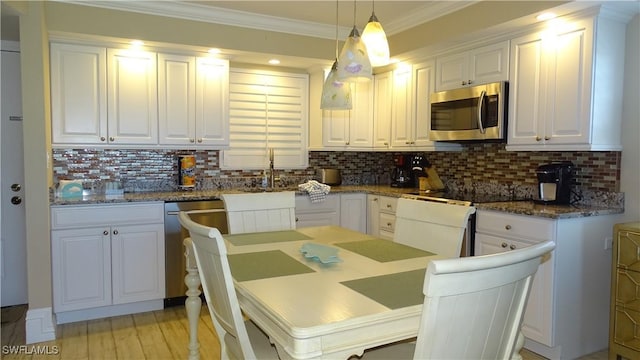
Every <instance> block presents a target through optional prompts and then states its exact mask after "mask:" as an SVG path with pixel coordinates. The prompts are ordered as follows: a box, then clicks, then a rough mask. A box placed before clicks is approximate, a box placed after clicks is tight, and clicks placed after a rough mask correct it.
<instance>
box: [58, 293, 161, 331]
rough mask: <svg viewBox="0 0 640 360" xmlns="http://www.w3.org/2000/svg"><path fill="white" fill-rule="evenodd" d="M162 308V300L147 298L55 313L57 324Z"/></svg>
mask: <svg viewBox="0 0 640 360" xmlns="http://www.w3.org/2000/svg"><path fill="white" fill-rule="evenodd" d="M162 309H164V300H163V299H158V300H148V301H140V302H135V303H127V304H118V305H111V306H103V307H98V308H90V309H82V310H73V311H65V312H59V313H57V314H56V321H57V324H58V325H59V324H66V323H70V322H76V321H86V320H93V319H101V318H106V317H112V316H120V315H127V314H136V313H141V312H147V311H155V310H162Z"/></svg>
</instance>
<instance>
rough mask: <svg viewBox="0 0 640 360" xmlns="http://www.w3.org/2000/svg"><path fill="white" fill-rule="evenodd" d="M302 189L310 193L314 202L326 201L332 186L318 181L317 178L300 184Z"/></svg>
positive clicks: (310, 197)
mask: <svg viewBox="0 0 640 360" xmlns="http://www.w3.org/2000/svg"><path fill="white" fill-rule="evenodd" d="M298 189H299V190H300V191H305V192H307V194H309V199H311V202H312V203H317V202H321V201H324V200H325V199H326V197H327V194H329V191H331V186H329V185H326V184H322V183H319V182H317V181H316V180H308V181H307V182H306V183H304V184H300V185H298Z"/></svg>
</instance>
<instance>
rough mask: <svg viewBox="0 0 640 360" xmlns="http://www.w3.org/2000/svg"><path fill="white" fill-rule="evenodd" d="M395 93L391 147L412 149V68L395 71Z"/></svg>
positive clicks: (393, 96)
mask: <svg viewBox="0 0 640 360" xmlns="http://www.w3.org/2000/svg"><path fill="white" fill-rule="evenodd" d="M392 81H393V93H392V105H391V110H392V114H391V146H392V147H412V146H413V145H414V143H415V142H414V135H413V117H412V111H411V106H412V104H413V101H412V100H411V95H413V92H412V91H411V84H412V83H411V68H400V69H396V70H394V71H393V78H392Z"/></svg>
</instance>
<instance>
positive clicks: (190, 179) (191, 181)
mask: <svg viewBox="0 0 640 360" xmlns="http://www.w3.org/2000/svg"><path fill="white" fill-rule="evenodd" d="M178 186H179V187H181V188H183V189H187V188H193V187H195V186H196V157H195V155H178Z"/></svg>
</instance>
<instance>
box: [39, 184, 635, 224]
mask: <svg viewBox="0 0 640 360" xmlns="http://www.w3.org/2000/svg"><path fill="white" fill-rule="evenodd" d="M261 191H262V190H261V189H259V188H258V189H244V188H236V189H218V190H183V191H163V192H133V193H124V194H123V195H118V196H106V195H104V194H86V195H83V196H82V197H76V198H59V197H55V196H52V198H51V205H91V204H94V205H95V204H118V203H128V202H143V201H166V202H173V201H195V200H218V199H221V195H222V194H223V193H234V194H240V193H250V192H261ZM276 191H295V192H296V193H297V194H299V195H304V194H306V193H305V192H302V191H299V190H298V188H297V187H291V188H278V189H276ZM415 191H416V189H413V188H395V187H391V186H388V185H341V186H332V187H331V193H353V192H357V193H365V194H374V195H380V196H391V197H401V196H402V195H403V194H408V193H412V192H415ZM481 198H482V202H479V203H475V205H474V206H475V207H476V208H477V209H483V210H494V211H501V212H505V213H512V214H519V215H529V216H538V217H546V218H553V219H561V218H578V217H587V216H598V215H610V214H621V213H623V212H624V209H623V208H617V207H595V206H580V205H564V206H563V205H543V204H537V203H534V202H533V201H528V200H524V201H503V200H509V199H503V198H501V197H500V196H494V197H492V196H490V194H484V195H483V196H482V197H481ZM492 198H493V199H492ZM485 201H490V202H485Z"/></svg>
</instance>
